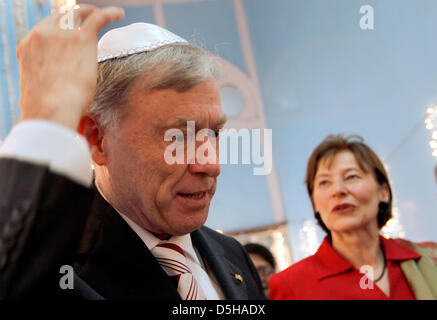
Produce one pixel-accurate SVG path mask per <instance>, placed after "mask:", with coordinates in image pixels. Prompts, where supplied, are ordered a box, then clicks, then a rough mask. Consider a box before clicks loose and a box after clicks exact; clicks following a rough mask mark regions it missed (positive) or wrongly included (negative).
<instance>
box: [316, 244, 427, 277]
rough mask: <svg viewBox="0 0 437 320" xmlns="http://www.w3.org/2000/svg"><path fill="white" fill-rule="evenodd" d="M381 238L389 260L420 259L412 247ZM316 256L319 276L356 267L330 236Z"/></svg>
mask: <svg viewBox="0 0 437 320" xmlns="http://www.w3.org/2000/svg"><path fill="white" fill-rule="evenodd" d="M379 239H380V241H381V243H382V246H383V248H384V254H385V258H386V259H387V260H388V261H405V260H410V259H419V258H420V257H421V256H420V254H418V253H416V252H415V251H413V250H411V249H410V248H408V247H406V246H404V245H402V244H400V243H398V242H396V241H395V240H392V239H386V238H384V237H383V236H381V235H380V236H379ZM314 258H315V259H317V260H318V262H319V265H320V267H319V270H318V278H319V279H322V278H325V277H330V276H334V275H336V274H340V273H343V272H346V271H348V270H352V269H353V268H354V267H353V266H352V264H351V263H349V262H348V261H347V260H346V259H345V258H344V257H343V256H342V255H340V254H339V253H338V252H337V251H336V250H335V249H334V248H333V247H332V245H331V243H330V241H329V240H328V237H325V238H324V239H323V242H322V244H321V245H320V247H319V249H318V250H317V252H316V253H315V254H314Z"/></svg>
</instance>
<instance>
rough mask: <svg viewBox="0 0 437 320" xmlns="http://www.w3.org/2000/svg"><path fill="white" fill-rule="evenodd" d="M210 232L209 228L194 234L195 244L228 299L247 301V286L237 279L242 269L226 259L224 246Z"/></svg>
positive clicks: (192, 235) (192, 236) (192, 234)
mask: <svg viewBox="0 0 437 320" xmlns="http://www.w3.org/2000/svg"><path fill="white" fill-rule="evenodd" d="M208 231H209V229H208V228H207V227H201V228H200V229H198V230H196V231H194V232H192V233H191V238H192V239H193V244H194V245H195V246H196V248H197V250H198V251H199V253H200V255H201V256H202V257H203V259H204V261H205V262H206V263H205V264H206V266H207V268H209V269H210V270H211V272H212V274H214V276H215V278H216V279H217V282H218V283H219V284H220V287H221V289H222V291H223V294H224V295H225V297H226V299H230V300H247V299H248V295H247V289H246V284H245V282H244V281H242V280H238V278H237V277H236V275H241V274H242V272H241V269H240V268H238V267H237V266H236V265H235V264H233V263H232V262H231V261H229V260H228V259H227V258H226V254H225V252H224V249H223V246H222V245H221V244H220V243H218V242H217V241H216V240H215V239H213V238H212V237H210V236H209V235H208Z"/></svg>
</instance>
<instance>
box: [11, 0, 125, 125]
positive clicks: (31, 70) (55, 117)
mask: <svg viewBox="0 0 437 320" xmlns="http://www.w3.org/2000/svg"><path fill="white" fill-rule="evenodd" d="M74 12H75V19H78V21H81V26H80V30H79V29H73V30H71V29H65V28H64V29H63V28H61V24H60V20H61V18H62V14H61V13H59V12H54V13H52V14H51V15H49V16H48V17H46V18H45V19H44V20H42V21H41V22H40V23H38V24H37V25H36V26H35V27H34V28H33V29H32V30H31V31H30V33H29V34H28V35H27V36H26V38H24V39H23V40H22V41H21V42H20V43H19V45H18V48H17V58H18V65H19V71H20V109H21V120H26V119H45V120H50V121H54V122H57V123H59V124H61V125H64V126H67V127H69V128H71V129H73V130H76V129H77V126H78V123H79V120H80V117H81V116H82V114H83V112H84V111H85V109H86V108H87V107H88V105H89V104H90V103H91V101H92V99H93V97H94V94H95V90H96V81H97V40H98V39H97V36H98V33H99V32H100V30H102V29H103V28H104V27H105V26H106V25H107V24H109V23H110V22H113V21H117V20H119V19H121V18H123V17H124V11H123V10H122V9H120V8H116V7H106V8H103V9H99V8H97V7H94V6H90V5H81V6H80V8H79V9H77V10H74Z"/></svg>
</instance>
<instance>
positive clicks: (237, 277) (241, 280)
mask: <svg viewBox="0 0 437 320" xmlns="http://www.w3.org/2000/svg"><path fill="white" fill-rule="evenodd" d="M234 277H235V279H237V280H239V281H240V282H243V277H242V276H241V274H238V273H236V274H235V275H234Z"/></svg>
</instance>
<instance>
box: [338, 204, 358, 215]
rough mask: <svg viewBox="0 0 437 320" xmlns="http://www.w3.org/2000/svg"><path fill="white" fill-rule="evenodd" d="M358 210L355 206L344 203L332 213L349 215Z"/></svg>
mask: <svg viewBox="0 0 437 320" xmlns="http://www.w3.org/2000/svg"><path fill="white" fill-rule="evenodd" d="M355 208H356V206H355V205H353V204H350V203H342V204H339V205H336V206H335V207H334V208H333V209H332V212H333V213H349V212H352V211H354V210H355Z"/></svg>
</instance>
